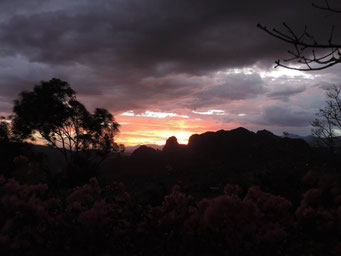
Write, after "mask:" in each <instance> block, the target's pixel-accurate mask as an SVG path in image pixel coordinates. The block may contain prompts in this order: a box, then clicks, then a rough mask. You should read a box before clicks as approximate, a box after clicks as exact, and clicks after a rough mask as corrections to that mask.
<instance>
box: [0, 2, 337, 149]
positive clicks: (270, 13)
mask: <svg viewBox="0 0 341 256" xmlns="http://www.w3.org/2000/svg"><path fill="white" fill-rule="evenodd" d="M312 2H314V1H311V0H300V1H297V0H292V1H290V0H276V1H273V0H259V1H254V0H245V1H226V0H210V1H207V0H181V1H175V0H96V1H94V0H72V1H70V0H58V1H55V0H54V1H52V0H1V1H0V113H1V115H8V114H10V113H11V111H12V106H13V100H14V99H15V98H16V97H17V95H18V93H19V92H21V91H22V90H30V89H32V88H33V86H34V84H37V83H39V81H41V80H49V79H51V78H52V77H57V78H60V79H62V80H65V81H68V82H69V83H70V84H71V86H72V88H73V89H74V90H76V91H77V93H78V99H79V100H80V101H81V102H82V103H84V104H85V105H86V106H87V107H88V108H89V110H93V109H94V108H96V107H102V108H107V109H108V110H109V111H110V112H111V113H113V114H114V116H115V119H116V120H117V121H118V122H119V123H120V124H121V128H120V130H121V132H120V134H119V136H118V141H119V142H121V143H124V144H126V145H136V144H164V142H165V140H166V139H167V138H168V137H170V136H172V135H174V136H176V137H177V138H178V140H179V142H180V143H187V140H188V137H189V136H190V135H191V134H193V133H203V132H205V131H216V130H220V129H225V130H228V129H232V128H236V127H239V126H243V127H246V128H248V129H250V130H253V131H256V130H260V129H267V130H270V131H272V132H274V133H276V134H278V135H281V134H282V132H283V131H288V132H291V133H295V134H299V135H309V134H310V130H311V127H310V122H311V121H312V120H313V119H314V118H315V115H314V114H315V113H316V112H317V111H318V109H319V108H321V107H323V105H324V100H325V97H324V89H325V88H328V87H329V86H331V85H334V84H336V85H338V84H340V76H341V72H340V71H341V65H339V66H335V67H333V68H329V69H327V70H325V71H318V72H299V71H292V70H288V69H283V68H277V69H274V68H273V66H274V61H275V60H277V59H279V58H283V57H285V56H287V50H288V49H290V46H288V45H285V44H284V43H282V42H280V41H278V40H276V39H274V38H272V37H271V36H269V35H267V34H266V33H264V31H262V30H260V29H259V28H257V26H256V25H257V23H261V24H263V25H266V26H268V27H276V28H281V23H282V22H284V21H285V22H286V23H287V24H290V25H291V26H292V27H293V28H294V29H295V30H297V31H298V32H299V31H302V30H303V29H304V25H308V29H309V32H311V33H312V34H317V35H318V36H319V37H321V38H322V39H324V40H325V41H327V40H328V35H329V32H330V28H331V24H334V23H335V24H336V25H338V23H337V16H334V15H326V13H324V12H323V11H321V10H317V9H315V8H313V7H312V5H311V3H312ZM315 2H316V1H315ZM335 21H336V22H335ZM339 24H340V22H339ZM340 38H341V24H340V26H339V27H337V26H336V30H335V40H336V41H337V40H338V39H340ZM339 42H340V40H339Z"/></svg>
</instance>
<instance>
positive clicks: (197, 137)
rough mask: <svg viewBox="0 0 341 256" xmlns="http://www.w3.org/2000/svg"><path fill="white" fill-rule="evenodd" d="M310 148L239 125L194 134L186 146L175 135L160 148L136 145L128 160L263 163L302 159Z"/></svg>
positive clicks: (302, 143) (303, 144)
mask: <svg viewBox="0 0 341 256" xmlns="http://www.w3.org/2000/svg"><path fill="white" fill-rule="evenodd" d="M310 155H311V148H310V147H309V145H308V144H307V143H306V142H305V141H304V140H302V139H291V138H282V137H280V136H276V135H274V134H273V133H271V132H269V131H267V130H261V131H258V132H256V133H255V132H252V131H249V130H247V129H245V128H243V127H239V128H236V129H233V130H229V131H225V130H219V131H217V132H205V133H203V134H194V135H192V136H191V137H190V138H189V141H188V144H187V145H182V144H179V143H178V141H177V138H176V137H175V136H172V137H170V138H168V139H167V141H166V144H165V146H164V148H163V150H162V151H159V152H158V151H156V150H153V149H151V148H147V147H140V148H138V149H137V150H135V151H134V152H133V154H132V159H136V158H139V159H143V158H146V159H148V161H150V160H152V158H153V157H155V158H158V160H160V159H161V158H162V159H165V161H167V162H171V163H173V164H174V163H177V164H178V163H180V162H181V163H182V164H183V163H185V162H186V163H187V164H188V163H191V162H192V163H193V164H203V163H204V164H205V163H212V162H215V163H221V164H229V165H241V166H242V165H251V164H252V165H253V166H255V165H256V166H259V165H264V164H267V163H268V162H269V161H272V162H273V161H296V160H299V161H306V160H307V159H309V158H310Z"/></svg>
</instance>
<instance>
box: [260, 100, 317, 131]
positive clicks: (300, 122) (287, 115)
mask: <svg viewBox="0 0 341 256" xmlns="http://www.w3.org/2000/svg"><path fill="white" fill-rule="evenodd" d="M312 120H314V114H313V113H311V112H309V111H306V110H303V109H299V108H293V107H290V106H288V105H286V106H276V105H275V106H269V107H266V108H265V109H264V112H263V117H262V120H261V121H260V122H259V123H261V124H265V125H275V126H283V127H290V126H291V127H303V126H309V125H310V122H311V121H312Z"/></svg>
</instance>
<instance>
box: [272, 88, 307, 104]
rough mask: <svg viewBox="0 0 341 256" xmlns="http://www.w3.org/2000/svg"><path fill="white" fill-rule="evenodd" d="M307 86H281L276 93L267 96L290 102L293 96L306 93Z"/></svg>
mask: <svg viewBox="0 0 341 256" xmlns="http://www.w3.org/2000/svg"><path fill="white" fill-rule="evenodd" d="M305 89H306V88H305V86H300V85H296V86H279V88H276V89H275V90H274V91H272V92H270V93H268V94H267V96H268V97H270V98H272V99H276V100H282V101H288V100H289V98H290V97H291V96H293V95H296V94H299V93H301V92H304V91H305Z"/></svg>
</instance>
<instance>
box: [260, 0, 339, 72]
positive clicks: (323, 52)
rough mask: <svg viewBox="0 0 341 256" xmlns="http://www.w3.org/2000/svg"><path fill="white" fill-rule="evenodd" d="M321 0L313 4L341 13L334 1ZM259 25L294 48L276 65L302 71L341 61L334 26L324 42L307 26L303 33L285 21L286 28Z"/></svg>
mask: <svg viewBox="0 0 341 256" xmlns="http://www.w3.org/2000/svg"><path fill="white" fill-rule="evenodd" d="M319 2H323V3H321V4H314V3H313V4H312V5H313V6H314V7H315V8H318V9H321V10H323V11H327V12H331V13H336V14H341V7H340V6H335V4H334V3H333V4H331V3H330V1H329V0H324V1H322V0H320V1H319ZM257 27H259V28H260V29H262V30H264V31H265V32H266V33H268V34H270V35H271V36H273V37H275V38H277V39H279V40H281V41H283V42H285V43H288V44H289V45H291V46H292V48H293V50H289V51H288V53H289V54H290V56H291V57H289V58H288V59H284V60H277V61H275V63H276V66H275V67H285V68H288V69H294V70H300V71H313V70H322V69H326V68H329V67H331V66H334V65H336V64H338V63H341V51H340V50H341V42H339V43H336V42H334V39H333V37H334V29H335V27H334V26H332V28H331V32H330V35H329V38H328V40H327V42H322V41H320V40H318V39H316V36H314V35H312V34H310V33H309V32H308V29H307V26H305V28H304V30H303V32H301V33H297V32H296V31H294V29H293V28H292V27H290V26H289V25H288V24H286V23H283V27H284V30H279V29H276V28H274V29H272V30H271V29H268V28H267V27H266V26H263V25H261V24H258V25H257ZM286 62H291V63H292V62H296V63H297V64H299V65H300V66H299V67H295V66H292V65H291V64H289V65H288V64H285V63H286ZM301 65H303V66H301Z"/></svg>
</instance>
